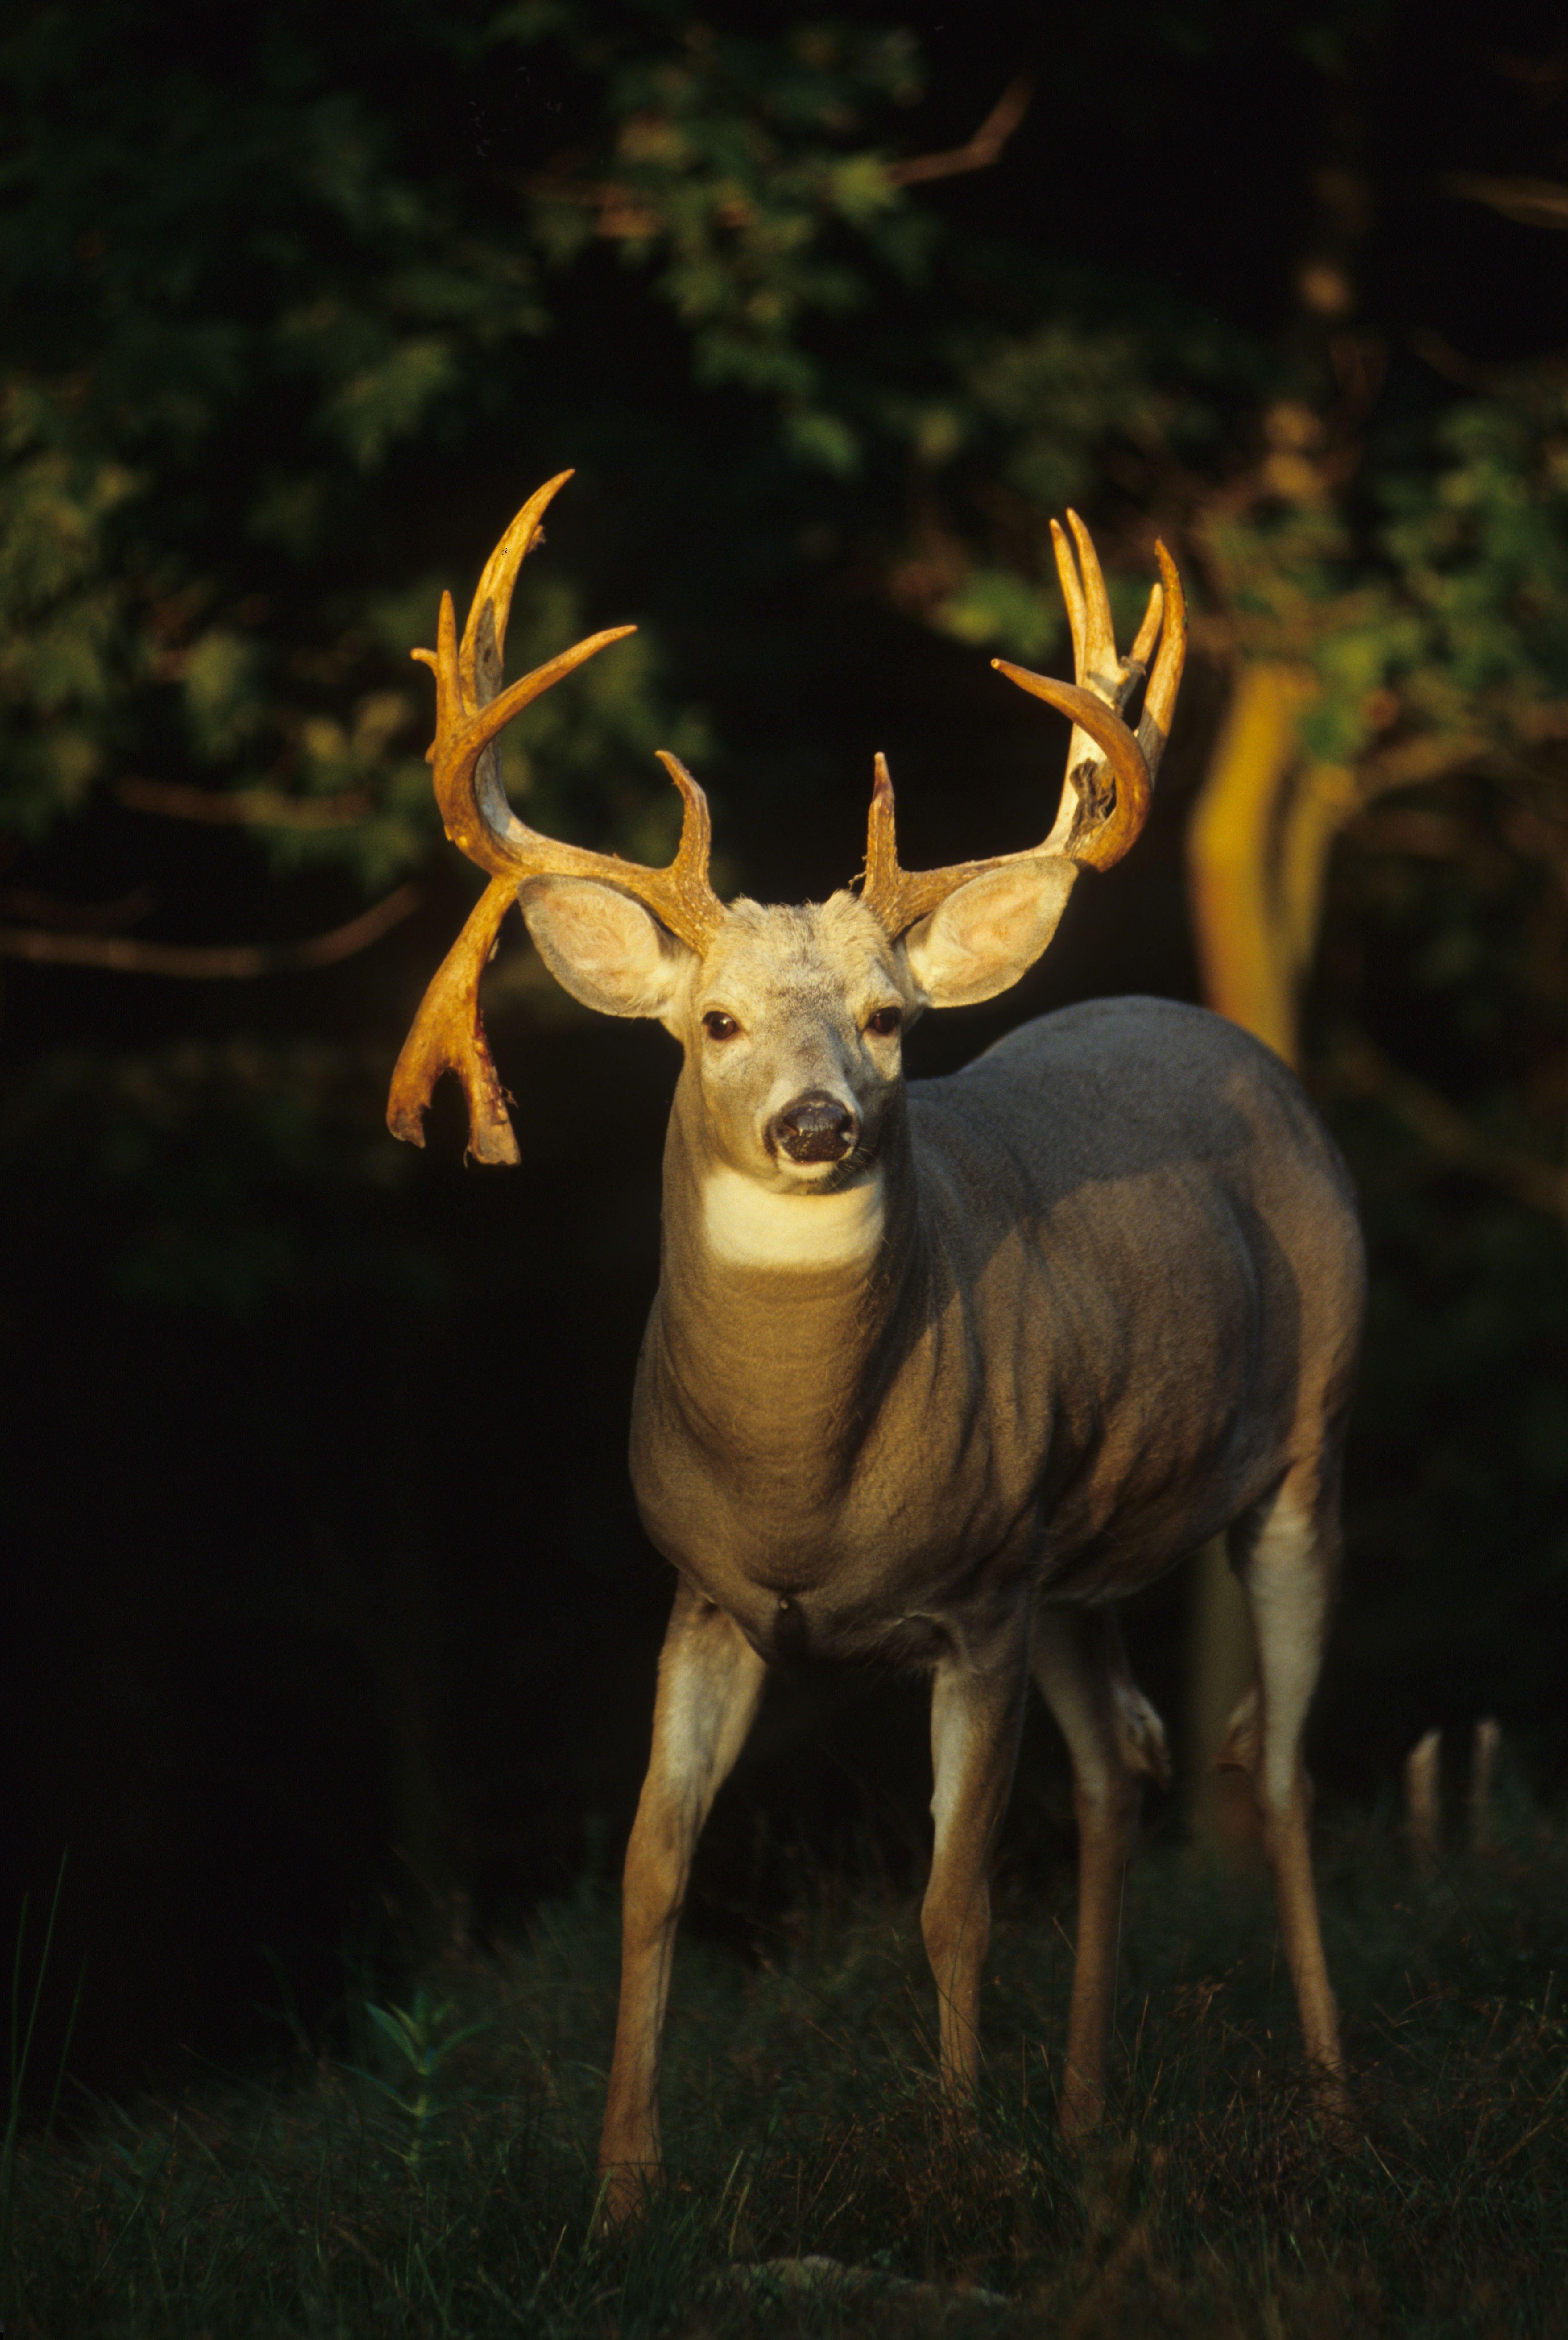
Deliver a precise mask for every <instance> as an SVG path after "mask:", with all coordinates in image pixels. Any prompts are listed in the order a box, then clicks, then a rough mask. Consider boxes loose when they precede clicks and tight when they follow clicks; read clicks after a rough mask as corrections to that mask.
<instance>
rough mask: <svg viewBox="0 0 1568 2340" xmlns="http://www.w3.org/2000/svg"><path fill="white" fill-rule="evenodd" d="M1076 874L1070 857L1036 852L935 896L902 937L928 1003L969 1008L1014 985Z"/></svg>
mask: <svg viewBox="0 0 1568 2340" xmlns="http://www.w3.org/2000/svg"><path fill="white" fill-rule="evenodd" d="M1077 876H1078V864H1077V863H1076V862H1075V861H1069V860H1067V859H1066V858H1064V857H1062V856H1060V855H1056V854H1050V855H1041V856H1040V858H1038V859H1034V860H1029V861H1011V862H1009V863H1007V864H1006V866H1005V867H1004V868H1001V869H991V870H988V871H987V872H986V874H985V876H984V877H971V879H970V881H969V883H968V885H967V886H961V887H959V888H958V890H957V892H956V893H953V894H950V895H949V896H948V897H947V899H946V901H945V902H939V903H938V905H937V907H936V908H935V909H934V910H932V913H931V915H930V917H924V918H922V919H921V921H920V923H919V925H918V926H915V927H911V929H910V932H909V934H908V935H907V937H905V940H904V949H905V952H906V954H907V956H908V959H909V971H910V973H911V975H912V977H914V980H915V985H916V987H917V989H918V990H919V993H920V996H921V998H922V1001H923V1002H924V1004H925V1005H926V1006H928V1007H970V1006H973V1005H974V1003H975V1002H976V1001H977V1000H981V999H994V998H995V996H996V995H997V993H998V992H999V991H1006V990H1007V989H1008V988H1009V987H1011V985H1012V984H1015V983H1016V982H1017V981H1018V979H1019V977H1020V976H1021V975H1023V974H1024V973H1026V971H1027V970H1028V969H1029V968H1030V967H1032V966H1033V965H1034V962H1035V960H1036V959H1037V958H1038V957H1040V953H1041V951H1042V950H1043V949H1044V948H1045V947H1046V945H1047V943H1048V942H1049V941H1050V938H1051V937H1052V935H1053V934H1055V932H1056V929H1057V925H1058V922H1059V921H1060V917H1061V914H1062V912H1063V910H1064V909H1065V908H1066V907H1067V897H1068V896H1069V895H1070V893H1071V891H1072V887H1073V881H1074V879H1075V878H1076V877H1077Z"/></svg>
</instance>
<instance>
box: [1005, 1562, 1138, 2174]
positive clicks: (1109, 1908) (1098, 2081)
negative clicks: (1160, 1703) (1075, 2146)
mask: <svg viewBox="0 0 1568 2340" xmlns="http://www.w3.org/2000/svg"><path fill="white" fill-rule="evenodd" d="M1032 1665H1033V1671H1034V1679H1035V1681H1036V1683H1037V1684H1038V1685H1039V1688H1040V1695H1041V1696H1042V1697H1043V1699H1044V1700H1045V1702H1046V1704H1047V1705H1048V1706H1049V1707H1050V1710H1051V1713H1052V1714H1053V1715H1054V1716H1055V1717H1056V1720H1057V1722H1058V1724H1059V1726H1060V1730H1061V1735H1062V1737H1063V1738H1064V1739H1065V1740H1066V1741H1067V1751H1068V1754H1069V1755H1070V1758H1071V1760H1072V1784H1073V1804H1074V1808H1075V1810H1076V1813H1077V1818H1078V1938H1077V1942H1076V1944H1075V1946H1074V1954H1073V1962H1072V2001H1071V2005H1070V2008H1069V2010H1068V2018H1067V2069H1066V2072H1065V2074H1064V2075H1063V2078H1062V2087H1061V2126H1062V2128H1063V2131H1064V2132H1065V2134H1066V2135H1067V2136H1069V2137H1081V2136H1084V2135H1086V2134H1087V2133H1088V2132H1089V2131H1090V2130H1091V2129H1094V2128H1097V2127H1099V2125H1100V2115H1101V2113H1102V2112H1103V2110H1104V2108H1105V2057H1106V2049H1107V2047H1108V2045H1109V2038H1110V2022H1111V2015H1112V2011H1113V2008H1114V2002H1115V1997H1116V1945H1117V1933H1118V1928H1119V1920H1120V1915H1121V1886H1122V1875H1123V1871H1124V1870H1125V1869H1126V1867H1127V1860H1128V1855H1129V1852H1130V1851H1131V1849H1132V1839H1133V1834H1134V1831H1135V1830H1136V1829H1137V1826H1138V1808H1139V1799H1140V1794H1141V1788H1140V1775H1143V1774H1148V1775H1149V1777H1151V1778H1153V1779H1156V1780H1159V1781H1160V1782H1161V1784H1162V1785H1163V1784H1164V1783H1165V1782H1167V1781H1168V1780H1169V1776H1170V1764H1169V1757H1168V1756H1167V1754H1166V1751H1165V1733H1164V1731H1163V1730H1161V1728H1160V1724H1159V1716H1158V1715H1157V1714H1156V1713H1155V1711H1154V1709H1153V1708H1152V1707H1151V1706H1150V1705H1149V1701H1148V1700H1147V1699H1145V1698H1144V1697H1143V1696H1142V1695H1141V1693H1140V1692H1139V1690H1138V1688H1137V1686H1136V1685H1135V1683H1134V1681H1133V1680H1132V1676H1131V1674H1130V1673H1129V1671H1128V1664H1127V1658H1126V1653H1125V1652H1124V1651H1123V1649H1122V1646H1121V1635H1120V1632H1119V1630H1118V1628H1117V1623H1116V1619H1115V1617H1114V1615H1113V1614H1112V1612H1111V1611H1109V1609H1052V1608H1049V1607H1047V1606H1044V1605H1043V1604H1042V1605H1041V1607H1040V1609H1038V1610H1037V1611H1036V1612H1035V1621H1034V1647H1033V1652H1032Z"/></svg>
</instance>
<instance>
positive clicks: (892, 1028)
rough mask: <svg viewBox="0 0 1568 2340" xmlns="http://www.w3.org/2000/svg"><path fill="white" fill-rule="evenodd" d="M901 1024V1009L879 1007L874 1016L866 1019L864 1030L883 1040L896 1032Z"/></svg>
mask: <svg viewBox="0 0 1568 2340" xmlns="http://www.w3.org/2000/svg"><path fill="white" fill-rule="evenodd" d="M902 1022H903V1009H902V1007H879V1008H878V1009H877V1011H876V1014H875V1015H874V1016H871V1017H869V1018H868V1020H867V1023H866V1027H865V1028H866V1030H867V1031H868V1032H874V1033H875V1034H876V1036H877V1038H878V1039H879V1040H885V1039H887V1038H889V1037H890V1036H891V1035H892V1033H894V1032H896V1031H897V1030H898V1027H899V1026H900V1025H901V1024H902Z"/></svg>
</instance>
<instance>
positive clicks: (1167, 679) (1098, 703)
mask: <svg viewBox="0 0 1568 2340" xmlns="http://www.w3.org/2000/svg"><path fill="white" fill-rule="evenodd" d="M1067 519H1068V526H1069V527H1070V529H1071V530H1072V538H1073V543H1074V544H1075V545H1076V547H1077V554H1078V557H1077V560H1075V559H1074V557H1073V551H1072V548H1071V546H1070V545H1069V543H1068V540H1067V538H1066V536H1065V535H1064V533H1063V532H1062V530H1060V528H1059V527H1058V526H1057V523H1056V522H1055V521H1051V523H1050V533H1051V540H1052V543H1053V544H1054V546H1055V550H1056V568H1057V574H1058V576H1059V577H1060V580H1061V590H1062V598H1063V600H1065V601H1066V603H1067V619H1068V625H1069V627H1070V630H1071V633H1072V658H1073V669H1074V672H1075V673H1076V675H1077V678H1078V679H1077V681H1076V682H1057V681H1055V680H1053V679H1051V678H1050V676H1048V675H1043V674H1031V673H1030V671H1029V669H1027V668H1026V667H1021V666H1013V665H1011V664H1010V663H1009V661H1008V660H1007V659H992V660H991V664H992V665H993V666H994V667H995V668H996V669H997V671H998V673H999V674H1005V675H1006V677H1007V679H1008V680H1009V681H1010V682H1016V683H1017V684H1018V685H1019V686H1020V688H1021V689H1024V690H1027V691H1030V692H1031V693H1032V694H1033V696H1034V697H1035V698H1036V699H1044V700H1045V702H1046V704H1047V706H1048V707H1055V708H1058V709H1060V711H1061V713H1062V714H1064V715H1070V716H1071V718H1072V726H1073V729H1072V737H1071V739H1070V740H1069V742H1068V749H1067V780H1066V784H1065V785H1064V787H1063V788H1062V792H1061V807H1060V811H1059V812H1058V814H1057V818H1056V821H1055V824H1054V826H1053V827H1052V828H1051V831H1050V836H1049V837H1048V838H1046V839H1045V842H1044V843H1043V844H1042V845H1038V846H1035V847H1034V848H1032V849H1031V850H1030V851H1027V852H1023V853H1001V854H997V855H994V856H993V857H992V858H991V859H990V860H989V861H959V862H954V863H952V865H951V866H950V867H949V868H945V869H918V870H911V869H901V868H899V864H898V847H897V843H896V840H895V837H894V831H893V803H892V779H891V778H890V777H889V773H888V768H887V759H886V758H885V757H883V756H879V757H878V758H877V759H876V786H875V787H874V788H873V791H872V799H871V818H870V823H869V826H868V829H867V834H866V851H865V884H864V887H863V889H862V896H861V898H862V899H863V902H864V903H865V904H866V907H868V908H869V909H871V910H873V911H874V912H875V913H876V916H877V917H879V918H880V919H881V921H882V923H883V926H884V927H886V928H887V930H888V932H889V934H890V935H895V936H896V935H901V934H902V933H903V932H904V931H905V930H906V928H908V927H912V926H913V924H914V923H915V920H916V919H917V918H923V917H925V915H926V913H927V912H928V911H930V910H934V909H935V907H936V906H937V904H938V903H939V902H943V901H945V900H946V899H947V897H948V896H949V895H950V894H952V893H953V892H955V891H956V890H957V888H958V887H960V886H962V885H965V884H966V883H967V882H968V880H969V879H970V878H971V877H983V876H984V875H985V874H986V872H987V871H988V870H991V869H1000V868H1003V867H1004V866H1005V865H1006V864H1007V863H1009V862H1011V861H1032V860H1037V859H1039V858H1040V856H1041V855H1043V854H1060V855H1063V856H1065V858H1067V859H1068V860H1070V861H1075V862H1077V863H1078V864H1079V866H1080V868H1085V869H1109V868H1110V867H1111V865H1112V863H1113V862H1117V861H1119V860H1120V858H1121V857H1122V855H1123V854H1124V853H1125V852H1127V850H1128V849H1129V847H1130V846H1131V845H1132V844H1133V842H1134V840H1135V839H1136V838H1137V837H1138V834H1139V830H1140V829H1141V828H1142V827H1143V824H1144V822H1145V821H1146V820H1147V818H1149V803H1150V800H1151V798H1152V795H1153V790H1154V777H1155V774H1156V773H1157V772H1158V770H1159V759H1160V757H1161V755H1162V754H1163V753H1164V749H1165V742H1166V739H1167V737H1168V736H1169V730H1170V717H1171V710H1172V709H1173V708H1174V707H1175V705H1176V694H1177V689H1178V686H1179V684H1180V681H1181V669H1182V664H1183V661H1184V659H1186V656H1187V603H1186V600H1185V598H1184V596H1183V594H1182V590H1181V580H1180V578H1179V577H1178V574H1177V570H1176V563H1175V562H1174V561H1173V560H1172V559H1171V557H1170V555H1169V552H1167V550H1166V549H1165V547H1164V545H1163V544H1157V545H1156V546H1155V548H1154V549H1155V554H1156V557H1157V558H1158V560H1159V574H1160V580H1161V581H1160V583H1159V584H1158V585H1156V586H1155V588H1154V590H1153V591H1152V592H1151V593H1150V595H1149V607H1148V609H1147V610H1145V612H1144V618H1143V623H1142V624H1141V625H1140V626H1139V630H1138V638H1137V640H1135V641H1134V643H1133V645H1132V650H1131V654H1130V655H1129V657H1127V658H1125V659H1123V658H1119V657H1118V655H1117V649H1116V638H1115V635H1114V632H1113V630H1112V628H1111V621H1110V602H1109V598H1108V596H1107V594H1106V590H1105V579H1104V577H1103V576H1102V575H1101V573H1100V561H1099V558H1098V556H1097V555H1096V553H1095V550H1094V546H1093V543H1092V542H1091V540H1090V533H1089V530H1088V529H1086V528H1085V526H1084V524H1083V522H1082V521H1080V519H1079V517H1078V514H1077V513H1076V512H1074V511H1070V512H1069V513H1068V515H1067ZM1080 563H1081V575H1080ZM1157 641H1158V642H1159V657H1158V658H1157V659H1155V664H1154V671H1153V673H1152V674H1149V658H1150V656H1151V654H1152V652H1153V650H1154V645H1155V643H1156V642H1157ZM1146 674H1148V675H1149V688H1148V689H1147V690H1146V691H1145V693H1144V701H1143V714H1142V716H1141V718H1140V719H1139V726H1138V729H1137V731H1136V732H1133V731H1131V730H1129V729H1128V726H1127V725H1126V724H1125V723H1124V722H1123V721H1122V719H1121V718H1122V709H1124V708H1125V707H1126V705H1127V703H1128V701H1129V699H1130V698H1131V697H1132V694H1133V692H1134V691H1135V690H1136V689H1137V688H1138V685H1139V683H1140V682H1141V681H1142V680H1143V679H1144V677H1145V675H1146Z"/></svg>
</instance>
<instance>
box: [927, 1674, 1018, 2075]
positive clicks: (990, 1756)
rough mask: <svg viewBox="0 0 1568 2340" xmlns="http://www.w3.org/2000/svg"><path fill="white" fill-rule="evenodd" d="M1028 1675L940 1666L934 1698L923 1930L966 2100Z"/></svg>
mask: <svg viewBox="0 0 1568 2340" xmlns="http://www.w3.org/2000/svg"><path fill="white" fill-rule="evenodd" d="M1027 1681H1028V1676H1027V1673H1026V1672H1025V1670H1024V1667H1023V1665H1022V1662H1021V1653H1019V1652H1016V1651H1011V1650H1010V1651H1008V1652H1007V1653H1006V1655H1005V1656H1003V1657H1002V1658H1001V1660H1000V1661H999V1662H997V1663H996V1664H994V1665H977V1664H975V1663H972V1662H970V1661H967V1660H965V1659H961V1658H958V1657H952V1658H946V1659H943V1660H942V1662H941V1663H940V1664H939V1665H938V1667H937V1669H936V1672H935V1675H934V1678H933V1680H932V1692H931V1756H932V1800H931V1809H932V1819H934V1821H935V1823H936V1833H935V1839H934V1842H933V1844H932V1859H931V1881H930V1883H929V1884H928V1885H927V1887H926V1891H925V1899H924V1901H923V1902H922V1905H921V1913H920V1926H921V1932H922V1936H923V1937H924V1940H925V1949H926V1956H927V1957H928V1958H929V1959H930V1960H931V1970H932V1975H933V1976H934V1978H935V1979H936V1995H937V2020H938V2036H939V2038H940V2041H941V2058H942V2086H943V2087H944V2088H945V2089H946V2090H947V2092H948V2095H949V2096H950V2097H952V2098H954V2099H955V2100H957V2101H959V2102H962V2100H963V2099H965V2098H966V2097H969V2096H971V2094H972V2092H973V2089H974V2086H975V2082H976V2080H977V2079H978V2077H979V2075H980V1990H981V1978H982V1975H983V1970H984V1967H985V1954H986V1951H987V1949H988V1948H989V1947H990V1943H991V1856H992V1854H993V1852H994V1850H995V1848H996V1839H997V1834H998V1831H999V1830H1000V1829H1001V1819H1002V1814H1003V1813H1004V1812H1005V1810H1006V1809H1007V1799H1008V1792H1009V1790H1010V1789H1011V1786H1012V1774H1013V1768H1014V1765H1015V1764H1016V1762H1017V1760H1018V1734H1019V1729H1020V1726H1021V1722H1022V1719H1023V1700H1024V1691H1025V1688H1026V1686H1027Z"/></svg>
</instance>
